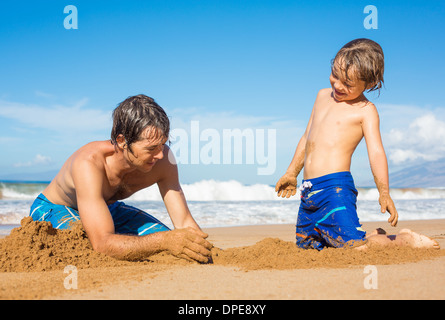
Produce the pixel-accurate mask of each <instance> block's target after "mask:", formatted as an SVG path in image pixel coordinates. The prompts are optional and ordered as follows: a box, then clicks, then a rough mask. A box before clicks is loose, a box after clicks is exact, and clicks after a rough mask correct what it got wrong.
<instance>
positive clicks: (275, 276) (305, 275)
mask: <svg viewBox="0 0 445 320" xmlns="http://www.w3.org/2000/svg"><path fill="white" fill-rule="evenodd" d="M25 220H26V219H25ZM378 227H382V228H384V229H385V230H387V231H388V234H394V233H397V232H398V231H400V230H401V229H403V228H409V229H412V230H413V231H415V232H418V233H422V234H425V235H427V236H429V237H431V238H433V239H435V240H436V241H437V242H438V243H439V244H440V246H441V249H440V250H433V249H428V250H425V249H411V248H387V249H381V248H379V249H375V250H369V251H368V252H357V251H356V250H351V249H325V250H323V251H321V252H317V251H315V250H306V251H304V250H301V249H296V248H295V246H294V238H295V236H294V233H295V229H294V228H295V227H294V225H291V224H276V225H273V224H269V225H251V226H237V227H220V228H204V231H205V232H207V233H208V234H209V238H208V240H209V241H210V242H212V243H213V244H214V247H215V248H214V249H213V250H212V255H213V264H198V263H192V262H188V261H185V260H182V259H177V258H175V257H172V256H169V255H166V254H159V255H156V256H153V257H150V259H149V261H145V262H123V261H117V260H114V259H111V258H109V257H104V256H102V255H99V254H97V253H95V252H93V251H92V250H91V248H90V247H89V246H88V243H89V242H88V240H87V239H86V238H85V235H84V234H83V233H82V231H81V230H80V229H79V230H75V231H72V232H70V233H67V234H63V235H58V234H56V233H55V232H54V231H52V230H53V229H52V228H49V227H47V226H42V225H40V224H32V223H31V222H30V221H25V222H24V221H23V220H22V227H21V229H22V230H21V231H20V230H19V229H15V230H16V231H13V232H11V235H10V236H8V237H9V242H8V237H4V238H3V239H0V246H2V247H1V248H2V255H1V260H2V261H1V264H0V299H8V300H9V299H49V300H59V299H63V300H67V299H68V300H69V299H124V300H127V299H130V300H139V299H148V300H152V299H155V300H190V301H191V300H251V299H255V300H295V299H365V300H367V299H385V300H386V299H427V300H436V299H445V250H444V248H445V219H436V220H407V221H399V224H398V226H397V227H395V228H393V227H390V226H389V225H388V224H385V223H383V222H364V223H363V229H364V230H365V231H367V232H371V231H372V230H374V229H375V228H378ZM17 230H19V231H17ZM14 245H17V248H11V246H14ZM8 246H9V247H8ZM10 249H11V250H10ZM8 250H9V251H8ZM8 254H9V256H8ZM14 255H17V256H16V257H14ZM66 266H70V267H69V268H68V269H65V267H66ZM70 268H71V269H70ZM73 268H74V269H73ZM73 270H75V273H73ZM73 276H75V278H73ZM73 279H75V280H73ZM74 281H75V282H74ZM73 284H75V286H73Z"/></svg>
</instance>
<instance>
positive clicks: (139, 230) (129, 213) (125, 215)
mask: <svg viewBox="0 0 445 320" xmlns="http://www.w3.org/2000/svg"><path fill="white" fill-rule="evenodd" d="M109 209H110V213H111V216H112V217H113V222H114V227H115V232H116V233H120V234H134V235H138V236H144V235H147V234H151V233H155V232H161V231H170V229H169V228H168V227H167V226H166V225H164V224H163V223H162V222H161V221H159V220H158V219H156V218H155V217H153V216H151V215H150V214H148V213H146V212H145V211H143V210H141V209H138V208H136V207H133V206H129V205H127V204H125V203H123V202H120V201H118V202H116V203H114V204H112V205H110V206H109Z"/></svg>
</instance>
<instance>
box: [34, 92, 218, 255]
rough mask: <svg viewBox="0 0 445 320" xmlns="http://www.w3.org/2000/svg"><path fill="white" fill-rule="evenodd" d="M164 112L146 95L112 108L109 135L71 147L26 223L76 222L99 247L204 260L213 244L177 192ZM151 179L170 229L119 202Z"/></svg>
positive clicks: (114, 252)
mask: <svg viewBox="0 0 445 320" xmlns="http://www.w3.org/2000/svg"><path fill="white" fill-rule="evenodd" d="M169 131H170V124H169V119H168V117H167V115H166V113H165V111H164V110H163V109H162V108H161V107H160V106H159V105H158V104H157V103H156V102H155V101H154V100H153V99H152V98H150V97H147V96H145V95H138V96H133V97H129V98H128V99H126V100H125V101H123V102H122V103H120V104H119V105H118V107H117V108H116V109H115V110H114V111H113V129H112V132H111V140H107V141H95V142H91V143H89V144H87V145H85V146H83V147H81V148H80V149H79V150H77V151H76V152H75V153H74V154H73V155H72V156H71V157H70V158H69V159H68V160H67V161H66V162H65V164H64V165H63V166H62V168H61V170H60V172H59V173H58V174H57V175H56V177H55V178H54V180H53V181H51V183H50V184H49V185H48V187H47V188H46V189H45V190H44V191H43V192H42V194H40V195H39V196H38V197H37V199H36V200H35V201H34V203H33V205H32V206H31V211H30V216H31V217H32V218H33V220H38V221H49V222H51V223H52V225H53V227H54V228H58V229H67V228H69V227H70V225H71V224H72V223H73V222H75V221H77V220H81V221H82V224H83V227H84V229H85V231H86V233H87V235H88V238H89V240H90V242H91V244H92V246H93V248H94V250H97V251H98V252H102V253H105V254H107V255H110V256H112V257H115V258H117V259H124V260H138V259H143V258H146V257H148V256H150V255H152V254H155V253H158V252H161V251H167V252H170V253H172V254H173V255H175V256H178V257H182V258H185V259H193V260H196V261H198V262H208V258H209V256H210V251H209V250H210V249H211V248H212V245H211V244H210V243H209V242H208V241H207V240H205V239H206V238H207V234H205V233H204V232H202V230H201V229H200V228H199V226H198V224H197V223H196V222H195V220H194V219H193V217H192V215H191V213H190V211H189V209H188V207H187V203H186V200H185V197H184V194H183V192H182V189H181V186H180V183H179V180H178V170H177V166H176V164H175V163H174V157H173V154H172V153H171V152H170V149H169V148H168V146H166V145H165V143H166V142H167V140H168V135H169ZM155 183H156V184H157V185H158V187H159V191H160V193H161V196H162V199H163V200H164V203H165V206H166V208H167V211H168V213H169V215H170V218H171V220H172V222H173V225H174V227H175V229H174V230H170V229H169V228H168V227H166V226H165V225H163V224H162V223H161V222H160V221H158V220H157V219H155V218H154V217H152V216H151V215H149V214H147V213H145V212H143V211H142V210H139V209H137V208H134V207H131V206H128V205H126V204H125V203H123V202H121V201H119V200H122V199H125V198H128V197H129V196H130V195H132V194H133V193H135V192H136V191H139V190H141V189H144V188H147V187H148V186H151V185H153V184H155Z"/></svg>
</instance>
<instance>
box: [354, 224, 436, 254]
mask: <svg viewBox="0 0 445 320" xmlns="http://www.w3.org/2000/svg"><path fill="white" fill-rule="evenodd" d="M366 239H367V240H368V243H367V244H365V245H363V246H360V247H358V248H357V249H360V250H362V249H366V248H369V246H372V245H373V244H377V245H380V246H400V247H412V248H425V249H440V246H439V244H438V243H437V241H435V240H433V239H431V238H430V237H427V236H425V235H422V234H419V233H417V232H413V231H411V230H410V229H402V230H400V232H399V234H397V235H387V234H386V232H385V230H383V229H380V228H379V229H377V230H375V231H373V232H372V233H371V234H370V235H368V236H367V237H366Z"/></svg>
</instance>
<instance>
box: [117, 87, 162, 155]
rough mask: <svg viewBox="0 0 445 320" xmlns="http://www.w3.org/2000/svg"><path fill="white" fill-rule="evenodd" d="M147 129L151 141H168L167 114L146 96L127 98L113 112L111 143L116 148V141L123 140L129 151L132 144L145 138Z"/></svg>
mask: <svg viewBox="0 0 445 320" xmlns="http://www.w3.org/2000/svg"><path fill="white" fill-rule="evenodd" d="M147 128H150V130H149V131H150V135H152V136H153V139H162V138H165V139H168V136H169V132H170V121H169V119H168V117H167V114H166V113H165V111H164V110H163V109H162V108H161V107H160V106H159V105H158V104H157V103H156V102H155V101H154V100H153V99H152V98H150V97H147V96H146V95H143V94H140V95H137V96H132V97H129V98H127V99H126V100H124V101H122V102H121V103H120V104H119V105H118V106H117V107H116V109H114V111H113V128H112V130H111V142H112V143H113V144H114V145H115V146H116V145H118V140H120V139H122V138H123V139H124V140H125V144H126V147H128V149H129V150H130V151H131V145H132V144H133V143H134V142H136V141H139V140H141V139H145V138H147V134H146V132H147ZM142 133H144V134H142ZM120 135H122V136H121V137H120Z"/></svg>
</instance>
